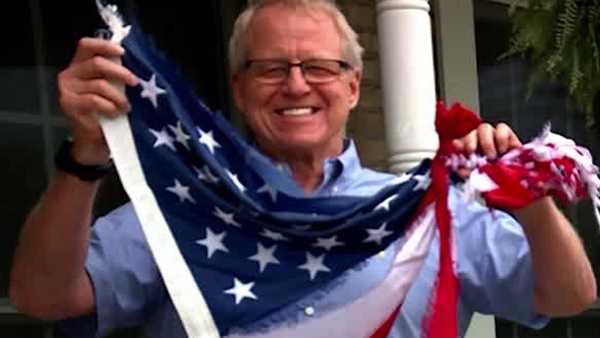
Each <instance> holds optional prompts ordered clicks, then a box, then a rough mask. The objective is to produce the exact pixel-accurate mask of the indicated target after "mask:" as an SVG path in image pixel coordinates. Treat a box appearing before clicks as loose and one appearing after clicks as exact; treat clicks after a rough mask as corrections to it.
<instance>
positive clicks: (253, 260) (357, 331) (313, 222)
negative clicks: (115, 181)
mask: <svg viewBox="0 0 600 338" xmlns="http://www.w3.org/2000/svg"><path fill="white" fill-rule="evenodd" d="M97 4H98V8H99V10H100V14H101V16H102V18H103V19H104V21H105V22H106V23H107V25H108V26H109V28H110V29H111V31H112V34H113V36H112V41H114V42H116V43H120V42H121V40H122V39H123V38H124V37H126V38H125V40H123V46H124V47H125V48H126V50H127V53H126V55H125V57H124V59H123V62H124V64H125V66H126V67H128V68H129V69H130V70H131V71H133V72H134V73H135V74H136V75H137V76H138V78H140V79H141V84H140V85H139V86H137V87H135V88H128V89H127V96H128V98H129V100H130V102H131V104H132V106H133V107H134V110H133V112H132V113H131V114H129V116H128V117H122V118H119V119H115V120H106V119H101V122H102V127H103V131H104V133H105V136H106V139H107V142H108V144H109V146H110V149H111V153H112V155H113V158H114V160H115V163H116V166H117V169H118V171H119V175H120V177H121V180H122V182H123V185H124V187H125V189H126V191H127V193H128V194H129V196H130V198H131V200H132V203H133V205H134V208H135V210H136V213H137V215H138V217H139V218H140V221H141V224H142V228H143V230H144V233H145V235H146V239H147V241H148V244H149V246H150V249H151V251H152V253H153V255H154V258H155V260H156V263H157V266H158V268H159V270H160V271H161V274H162V277H163V280H164V282H165V285H166V287H167V290H168V291H169V294H170V296H171V299H172V301H173V303H174V305H175V307H176V309H177V311H178V313H179V315H180V318H181V320H182V323H183V325H184V328H185V330H186V332H187V334H188V336H189V337H198V338H199V337H202V338H204V337H220V336H229V337H257V338H259V337H260V338H268V337H273V338H275V337H298V338H300V337H317V338H318V337H323V338H326V337H331V336H340V337H349V338H353V337H357V338H358V337H373V338H383V337H386V336H387V333H388V331H389V329H390V326H391V325H392V323H393V322H394V319H395V316H396V314H397V313H398V310H399V308H400V306H401V304H402V301H403V299H404V296H405V295H406V293H407V291H408V288H409V287H410V285H411V283H412V282H413V280H414V279H415V277H416V275H417V273H418V271H419V269H420V266H421V264H422V262H423V259H424V257H425V256H426V254H427V251H428V249H429V246H430V243H431V241H432V238H433V234H434V232H435V231H438V232H439V237H440V270H439V272H438V277H437V278H438V279H437V281H436V290H435V291H434V294H433V295H432V296H433V297H432V299H431V308H430V311H429V312H428V315H427V318H425V319H424V336H425V337H428V338H434V337H435V338H440V337H452V336H456V303H457V294H458V281H457V279H456V275H455V273H454V271H453V258H452V251H453V248H452V245H453V243H452V227H451V216H450V212H449V210H448V205H447V195H448V186H449V184H450V180H449V172H450V171H452V170H458V169H460V168H468V169H470V170H472V174H471V176H470V178H469V179H468V180H467V182H466V184H465V187H466V188H465V190H466V191H467V195H468V196H469V198H471V199H473V200H475V199H477V197H480V198H483V199H485V201H486V203H488V205H490V206H493V207H500V208H506V207H510V208H516V207H523V206H526V205H527V204H529V203H531V202H532V201H534V200H535V199H537V198H540V197H541V196H544V195H549V194H552V195H555V196H558V197H562V198H564V199H567V200H568V201H571V202H572V201H575V200H577V199H579V198H582V197H585V196H587V195H589V196H591V198H592V200H593V203H594V206H595V207H596V208H595V211H596V217H597V218H598V219H600V214H599V213H598V211H597V207H598V205H600V198H599V193H598V189H599V187H600V180H599V179H598V177H597V173H598V168H597V167H596V166H595V165H594V164H593V162H592V159H591V156H590V154H589V152H588V151H587V150H586V149H584V148H581V147H579V146H577V145H575V143H574V142H572V141H571V140H568V139H566V138H563V137H561V136H559V135H556V134H552V133H550V132H549V129H547V130H546V131H545V132H544V133H543V134H542V135H541V136H540V137H539V138H537V139H535V140H534V141H532V142H531V143H528V144H526V145H524V146H523V147H520V148H517V149H513V150H512V151H510V152H509V153H507V154H505V155H504V156H502V157H501V158H500V159H498V160H497V161H492V162H488V161H487V160H486V159H485V158H484V157H482V156H478V155H471V157H469V158H467V157H465V156H464V155H461V154H457V153H456V152H455V151H454V149H453V146H452V140H453V139H456V138H460V137H462V136H464V135H466V134H467V133H468V132H469V131H471V130H472V129H473V128H475V127H477V125H478V124H479V123H480V120H479V119H478V118H477V117H476V116H475V115H474V114H473V113H472V112H471V111H469V110H468V109H466V108H464V107H462V106H460V105H454V106H453V107H451V108H450V109H446V107H445V106H443V105H442V104H438V110H437V115H436V129H437V131H438V134H439V136H440V149H439V150H438V152H437V154H436V156H435V157H434V158H433V160H431V161H429V160H425V161H423V162H422V163H421V164H420V165H419V166H417V167H416V168H415V169H413V170H412V171H410V172H409V173H407V174H404V175H402V176H400V177H398V178H396V179H394V180H392V181H390V184H389V185H388V186H386V187H384V188H382V189H381V190H380V191H379V192H378V193H376V194H375V195H374V196H371V197H350V196H337V197H326V198H320V197H315V198H311V197H297V196H292V195H288V194H286V193H285V192H284V191H289V190H288V189H289V187H292V186H295V183H294V182H293V181H292V179H291V178H290V177H289V176H288V175H286V174H285V173H284V172H282V170H281V168H279V167H277V166H276V165H274V164H273V163H272V162H271V161H270V160H269V159H268V158H266V157H265V156H263V155H261V154H260V153H259V152H258V151H257V150H256V149H254V148H253V147H252V146H250V145H249V144H248V143H247V142H246V140H244V139H243V138H242V137H241V136H240V135H239V133H238V132H237V131H236V130H235V129H234V128H233V127H232V126H230V125H229V123H228V122H227V121H226V120H225V119H224V118H223V116H222V115H221V114H220V113H219V112H213V111H211V109H209V108H208V107H207V106H206V105H205V104H204V103H203V101H202V100H201V99H199V98H198V97H197V96H196V95H195V93H194V92H193V90H192V89H191V88H192V86H190V85H189V84H187V83H186V81H185V80H184V79H183V77H182V76H180V75H179V72H178V71H177V70H176V69H175V67H174V66H172V65H171V64H170V63H169V62H168V61H167V59H166V58H165V57H164V56H163V55H162V54H161V53H160V52H158V51H156V50H155V49H154V48H153V47H152V43H151V42H150V41H148V40H147V38H146V37H145V36H144V34H143V33H142V32H140V31H139V30H137V29H136V28H135V27H134V28H133V29H131V30H130V28H129V27H125V26H124V25H123V22H122V20H121V18H120V16H119V15H118V13H117V10H116V7H115V6H104V5H102V4H101V3H100V2H97ZM476 195H477V196H476ZM386 248H387V249H388V251H390V249H391V252H392V253H393V255H394V256H393V257H394V260H393V264H392V268H391V269H390V270H389V271H388V273H387V276H386V277H385V278H384V279H383V280H382V282H381V283H380V284H379V285H377V286H376V287H374V288H372V289H371V290H368V291H367V292H365V293H363V294H361V295H354V296H352V299H348V302H347V303H345V304H344V305H341V306H339V307H338V308H330V309H326V311H324V313H320V314H319V315H318V316H312V314H310V313H306V312H304V313H300V312H302V311H307V310H308V309H302V308H301V307H298V312H299V313H298V314H288V318H283V320H279V321H274V320H272V317H271V315H273V314H274V313H277V312H278V310H280V309H283V308H286V307H289V306H290V305H293V304H296V303H297V302H299V301H301V300H302V299H303V298H305V297H307V296H310V295H313V294H315V293H317V292H319V291H321V292H323V290H325V292H327V291H330V290H332V289H333V288H336V287H338V286H339V285H340V284H341V283H343V282H344V278H343V276H344V275H345V274H346V273H348V272H349V271H350V270H352V269H353V268H356V267H360V265H361V263H363V262H365V261H366V260H367V259H369V258H370V257H372V256H374V255H376V254H377V253H379V252H381V251H382V250H385V249H386ZM305 314H306V315H308V316H306V315H305ZM280 319H281V318H280ZM256 323H262V324H261V325H258V326H257V325H255V324H256Z"/></svg>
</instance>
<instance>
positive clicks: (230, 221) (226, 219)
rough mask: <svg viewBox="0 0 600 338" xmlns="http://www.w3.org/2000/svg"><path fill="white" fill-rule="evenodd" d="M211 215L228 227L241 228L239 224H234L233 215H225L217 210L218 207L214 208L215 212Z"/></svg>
mask: <svg viewBox="0 0 600 338" xmlns="http://www.w3.org/2000/svg"><path fill="white" fill-rule="evenodd" d="M213 215H215V216H216V217H217V218H218V219H220V220H221V221H223V223H225V224H228V225H233V226H236V227H238V228H239V227H241V225H240V223H238V222H236V221H235V219H234V218H233V213H230V214H228V213H226V212H224V211H223V210H221V209H219V208H218V207H215V210H214V211H213Z"/></svg>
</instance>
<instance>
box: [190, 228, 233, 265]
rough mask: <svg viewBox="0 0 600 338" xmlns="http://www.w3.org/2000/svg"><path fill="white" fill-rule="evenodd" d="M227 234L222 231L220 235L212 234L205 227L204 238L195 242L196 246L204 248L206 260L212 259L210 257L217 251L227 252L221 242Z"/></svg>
mask: <svg viewBox="0 0 600 338" xmlns="http://www.w3.org/2000/svg"><path fill="white" fill-rule="evenodd" d="M226 235H227V232H225V231H223V232H222V233H220V234H217V233H214V232H212V230H211V229H210V228H209V227H207V228H206V238H204V239H202V240H197V241H196V244H199V245H202V246H205V247H206V250H207V253H208V258H210V257H212V255H213V254H214V253H215V252H217V251H219V250H220V251H223V252H229V250H228V249H227V247H226V246H225V245H224V244H223V240H224V239H225V236H226Z"/></svg>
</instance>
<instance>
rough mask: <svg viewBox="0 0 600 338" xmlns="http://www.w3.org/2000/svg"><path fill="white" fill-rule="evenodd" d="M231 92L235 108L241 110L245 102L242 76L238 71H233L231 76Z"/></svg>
mask: <svg viewBox="0 0 600 338" xmlns="http://www.w3.org/2000/svg"><path fill="white" fill-rule="evenodd" d="M230 81H231V93H232V94H233V101H234V103H235V106H236V108H237V109H238V110H239V111H241V112H243V111H245V110H244V107H245V104H244V94H243V91H244V88H243V87H244V86H243V82H244V79H243V76H242V75H240V73H235V74H233V75H232V76H231V79H230Z"/></svg>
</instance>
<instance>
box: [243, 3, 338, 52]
mask: <svg viewBox="0 0 600 338" xmlns="http://www.w3.org/2000/svg"><path fill="white" fill-rule="evenodd" d="M246 39H247V42H248V47H249V49H254V48H253V47H259V46H256V44H258V45H261V44H262V43H267V44H268V46H261V47H270V48H276V45H273V44H272V43H276V42H277V41H279V42H281V43H285V42H289V41H291V40H294V39H297V40H299V41H302V42H303V43H311V40H314V41H313V42H318V43H319V44H320V45H323V43H326V44H329V45H331V43H332V42H334V41H335V44H336V45H339V41H340V40H341V34H340V32H339V31H338V29H337V26H336V24H335V21H334V20H333V18H332V17H331V15H330V14H329V13H327V12H326V11H324V10H323V9H319V8H305V7H291V6H282V5H273V6H267V7H264V8H261V9H259V10H258V11H257V12H256V13H255V15H254V17H253V19H252V21H251V22H250V25H249V28H248V34H247V35H246ZM271 39H273V40H276V41H269V40H271Z"/></svg>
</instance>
